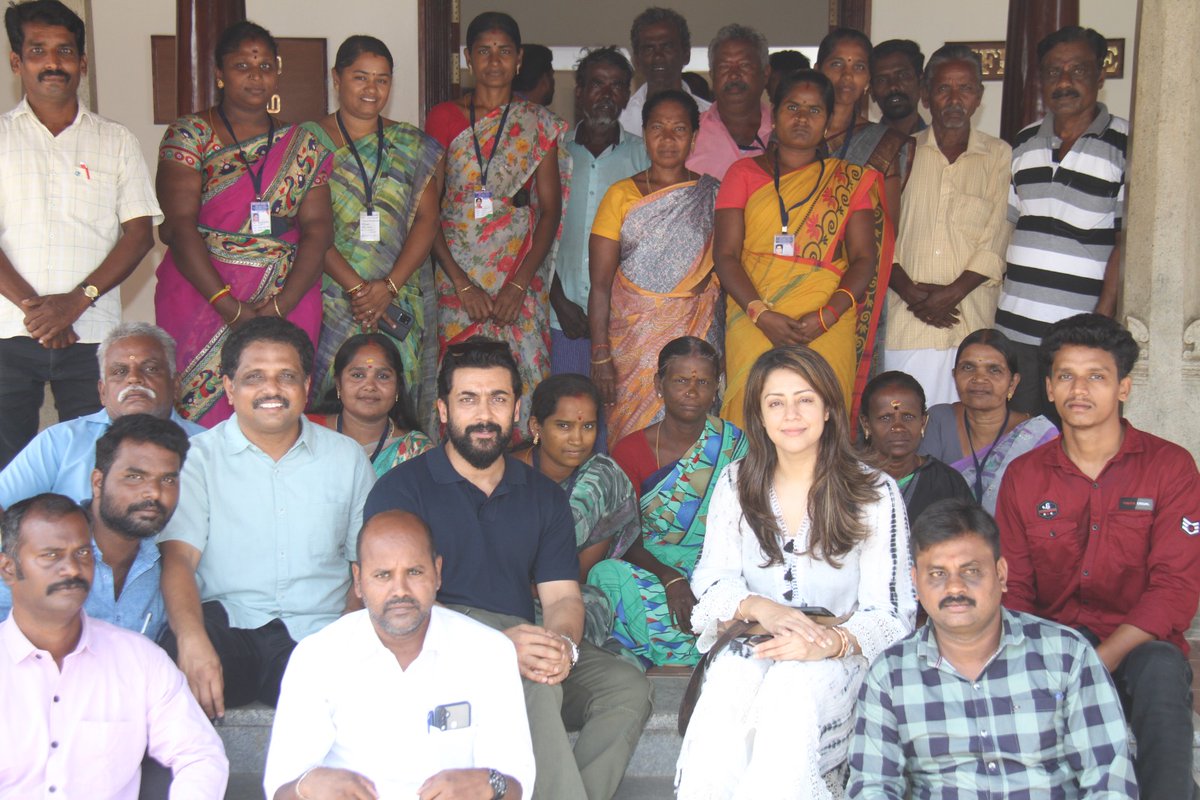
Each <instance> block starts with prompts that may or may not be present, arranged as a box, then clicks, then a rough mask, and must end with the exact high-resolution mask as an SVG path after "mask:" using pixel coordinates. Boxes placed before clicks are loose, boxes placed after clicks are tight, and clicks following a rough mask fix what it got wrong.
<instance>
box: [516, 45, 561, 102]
mask: <svg viewBox="0 0 1200 800" xmlns="http://www.w3.org/2000/svg"><path fill="white" fill-rule="evenodd" d="M553 72H554V53H552V52H550V48H549V47H546V45H544V44H526V45H522V46H521V68H520V69H519V70H517V76H516V77H515V78H513V84H512V88H513V91H514V92H528V91H529V90H531V89H532V88H533V87H534V86H537V82H538V81H540V80H541V79H542V76H543V75H550V74H553Z"/></svg>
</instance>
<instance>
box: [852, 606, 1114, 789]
mask: <svg viewBox="0 0 1200 800" xmlns="http://www.w3.org/2000/svg"><path fill="white" fill-rule="evenodd" d="M1001 618H1002V622H1001V624H1002V631H1001V636H1000V648H999V650H998V651H997V652H996V654H995V655H994V656H992V659H991V660H990V661H989V662H988V664H987V666H986V667H984V669H983V673H982V674H981V675H980V676H979V677H978V678H976V679H975V680H974V681H972V680H969V679H968V678H966V677H964V676H963V675H962V674H961V673H959V672H958V670H956V669H955V668H954V666H953V665H952V664H951V663H950V662H949V661H947V660H945V659H943V658H942V657H941V654H940V653H939V651H938V646H937V635H936V633H935V631H934V629H933V626H932V624H928V625H925V626H924V627H923V628H921V629H920V630H918V631H917V632H916V633H914V634H913V635H912V636H910V637H908V638H907V639H904V640H903V641H901V642H898V643H896V644H894V645H892V646H891V647H890V648H888V649H887V650H886V651H884V653H883V655H882V656H880V657H879V659H877V660H876V661H875V663H874V664H872V665H871V669H870V671H869V672H868V673H867V679H866V680H865V681H864V682H863V686H862V689H861V690H860V691H859V700H858V717H857V720H856V722H855V726H854V737H853V739H852V740H851V743H850V758H849V761H850V784H849V789H848V792H847V795H848V796H849V797H856V798H862V799H863V800H873V799H876V798H877V799H879V800H883V799H884V798H887V799H888V800H891V799H892V798H901V797H911V798H947V799H948V798H959V797H973V798H980V800H1005V798H1012V797H1028V798H1034V797H1036V798H1045V800H1073V798H1077V797H1088V798H1111V800H1117V798H1129V797H1137V779H1136V777H1135V776H1134V772H1133V764H1132V763H1131V761H1130V757H1129V744H1128V734H1127V733H1126V730H1125V719H1124V716H1123V715H1122V713H1121V703H1120V700H1119V699H1118V697H1117V693H1116V689H1115V688H1114V687H1113V684H1112V680H1111V679H1110V678H1109V675H1108V671H1107V670H1106V669H1105V668H1104V665H1103V664H1102V663H1101V662H1100V659H1099V657H1098V656H1097V655H1096V653H1095V651H1094V650H1093V649H1092V647H1091V645H1089V644H1088V643H1087V642H1086V641H1084V640H1083V637H1082V636H1080V635H1078V634H1077V633H1075V632H1074V631H1071V630H1068V629H1067V628H1064V627H1062V626H1060V625H1055V624H1054V623H1052V622H1046V621H1044V620H1041V619H1038V618H1036V617H1033V616H1031V615H1026V614H1018V613H1013V612H1010V611H1002V617H1001Z"/></svg>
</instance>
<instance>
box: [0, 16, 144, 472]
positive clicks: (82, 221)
mask: <svg viewBox="0 0 1200 800" xmlns="http://www.w3.org/2000/svg"><path fill="white" fill-rule="evenodd" d="M4 23H5V27H6V29H7V32H8V39H9V43H10V45H11V46H12V53H11V54H10V56H9V64H10V65H11V67H12V71H13V74H14V75H17V76H19V77H20V79H21V84H22V87H23V89H24V92H25V97H24V99H22V100H21V102H20V103H19V104H18V105H17V107H16V108H14V109H13V110H12V111H9V112H8V113H7V114H4V115H3V116H0V296H2V299H0V468H2V467H3V466H4V465H5V464H7V463H8V462H9V461H10V460H11V459H12V458H13V457H14V456H15V455H16V454H17V453H18V452H20V450H21V448H23V447H24V446H25V445H26V444H28V443H29V441H30V440H31V439H32V438H33V437H34V435H35V434H36V433H37V429H38V409H39V407H40V406H41V404H42V392H43V387H44V386H45V383H46V381H49V382H50V385H51V388H52V389H53V391H54V402H55V405H56V406H57V407H58V413H59V419H61V420H67V419H74V418H75V417H79V416H82V415H83V414H90V413H91V412H93V411H96V410H98V409H99V408H100V398H99V396H98V395H97V389H96V381H97V378H98V377H99V373H98V370H97V366H96V347H97V344H98V343H99V342H100V340H101V339H103V338H104V336H105V335H106V334H107V333H108V332H109V330H111V329H112V328H113V327H115V326H116V325H117V323H118V322H119V321H120V319H121V300H120V292H119V291H113V290H114V289H117V288H118V287H119V286H120V284H121V282H122V281H124V280H125V279H126V278H127V277H129V275H130V274H131V273H132V272H133V270H134V268H135V267H137V265H138V262H140V261H141V260H142V256H144V255H145V254H146V253H147V252H148V251H149V250H150V247H151V246H152V245H153V243H154V237H153V226H154V224H156V223H158V222H161V221H162V211H161V210H160V209H159V207H158V202H157V201H156V200H155V198H154V190H153V188H152V187H151V185H150V177H149V173H148V171H147V169H146V162H145V160H144V159H143V158H142V154H141V148H140V147H139V145H138V142H137V140H136V139H135V138H134V137H133V134H131V133H130V132H129V131H128V130H127V129H126V128H124V127H123V126H121V125H118V124H116V123H115V122H110V121H109V120H106V119H104V118H103V117H100V116H98V115H96V114H93V113H92V112H91V111H89V110H87V109H86V108H83V107H81V106H80V104H79V99H78V97H77V96H76V91H77V90H78V88H79V80H80V78H81V77H82V76H83V75H85V74H86V73H87V57H86V56H85V55H84V53H83V43H84V27H83V20H81V19H80V18H79V17H78V16H77V15H76V14H75V13H74V12H73V11H71V10H70V9H69V8H67V7H66V6H64V5H63V4H62V3H60V2H58V0H29V1H28V2H24V3H19V4H17V5H11V6H9V7H8V9H7V10H6V11H5V14H4Z"/></svg>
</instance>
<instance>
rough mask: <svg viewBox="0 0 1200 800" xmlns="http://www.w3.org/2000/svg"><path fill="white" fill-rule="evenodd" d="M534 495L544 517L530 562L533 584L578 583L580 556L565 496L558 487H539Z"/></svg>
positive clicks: (568, 504) (573, 521)
mask: <svg viewBox="0 0 1200 800" xmlns="http://www.w3.org/2000/svg"><path fill="white" fill-rule="evenodd" d="M547 480H548V479H547ZM537 493H538V495H539V496H540V498H541V502H540V505H541V506H542V508H543V509H544V510H545V514H544V515H543V516H542V519H543V520H544V522H543V525H542V530H541V531H540V532H539V534H540V535H539V537H538V548H537V555H536V556H535V558H534V562H533V576H532V577H533V582H534V583H549V582H550V581H577V580H579V554H578V552H576V550H575V518H574V517H573V516H572V514H571V505H570V503H569V502H567V494H566V492H564V491H563V490H562V489H561V488H559V487H558V486H548V487H538V489H537Z"/></svg>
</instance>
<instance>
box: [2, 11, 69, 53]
mask: <svg viewBox="0 0 1200 800" xmlns="http://www.w3.org/2000/svg"><path fill="white" fill-rule="evenodd" d="M29 24H34V25H56V26H58V27H61V28H66V29H67V32H68V33H70V34H71V35H72V36H74V37H75V47H76V48H77V49H78V50H79V55H83V52H84V50H83V45H84V39H85V38H86V36H85V30H84V27H83V20H82V19H80V18H79V15H78V14H76V13H75V12H74V11H72V10H71V9H69V8H67V7H66V6H65V5H63V4H62V3H60V2H59V0H26V2H24V3H11V4H9V6H8V8H6V9H5V10H4V29H5V30H6V31H8V46H9V47H11V48H12V51H13V52H14V53H16V54H17V55H18V56H20V55H21V48H23V47H24V46H25V26H26V25H29Z"/></svg>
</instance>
